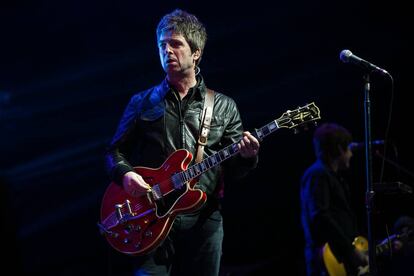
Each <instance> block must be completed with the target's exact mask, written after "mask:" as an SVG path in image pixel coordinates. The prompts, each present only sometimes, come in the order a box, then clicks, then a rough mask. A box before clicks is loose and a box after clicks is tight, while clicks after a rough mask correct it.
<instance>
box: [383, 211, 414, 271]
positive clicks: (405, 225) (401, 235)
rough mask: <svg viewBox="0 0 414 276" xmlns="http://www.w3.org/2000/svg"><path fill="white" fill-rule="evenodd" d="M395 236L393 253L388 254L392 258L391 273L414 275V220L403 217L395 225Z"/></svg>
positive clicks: (409, 217)
mask: <svg viewBox="0 0 414 276" xmlns="http://www.w3.org/2000/svg"><path fill="white" fill-rule="evenodd" d="M393 230H394V234H397V235H398V238H397V239H394V240H393V241H392V251H391V252H390V253H388V257H389V258H390V266H391V269H390V273H389V274H388V275H395V276H397V275H398V276H412V275H414V265H413V261H414V234H413V232H414V218H413V217H411V216H407V215H402V216H400V217H398V219H397V220H396V221H395V223H394V227H393Z"/></svg>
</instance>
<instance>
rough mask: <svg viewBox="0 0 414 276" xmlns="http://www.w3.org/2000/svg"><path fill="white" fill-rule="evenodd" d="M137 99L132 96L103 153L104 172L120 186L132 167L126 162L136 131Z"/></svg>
mask: <svg viewBox="0 0 414 276" xmlns="http://www.w3.org/2000/svg"><path fill="white" fill-rule="evenodd" d="M138 103H139V99H138V98H137V96H134V97H133V98H132V99H131V100H130V102H129V103H128V105H127V107H126V109H125V111H124V113H123V115H122V118H121V121H120V123H119V125H118V128H117V131H116V133H115V135H114V137H113V138H112V141H111V143H110V144H109V145H108V147H107V148H106V151H105V165H106V171H107V173H108V174H109V176H110V178H111V180H112V181H114V182H115V183H116V184H118V185H122V178H123V176H124V174H125V173H127V172H129V171H133V170H134V169H133V167H132V166H131V164H130V163H129V162H128V161H127V160H128V157H129V153H130V152H131V147H132V142H133V140H134V139H133V136H134V133H135V130H136V121H137V116H138V115H137V113H138V109H139V108H138V106H139V104H138Z"/></svg>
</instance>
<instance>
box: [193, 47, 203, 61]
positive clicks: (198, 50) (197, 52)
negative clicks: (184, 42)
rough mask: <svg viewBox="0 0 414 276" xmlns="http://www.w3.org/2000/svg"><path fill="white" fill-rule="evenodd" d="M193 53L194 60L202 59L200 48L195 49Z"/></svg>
mask: <svg viewBox="0 0 414 276" xmlns="http://www.w3.org/2000/svg"><path fill="white" fill-rule="evenodd" d="M193 55H194V61H197V60H199V59H200V56H201V51H200V49H197V50H195V52H194V53H193Z"/></svg>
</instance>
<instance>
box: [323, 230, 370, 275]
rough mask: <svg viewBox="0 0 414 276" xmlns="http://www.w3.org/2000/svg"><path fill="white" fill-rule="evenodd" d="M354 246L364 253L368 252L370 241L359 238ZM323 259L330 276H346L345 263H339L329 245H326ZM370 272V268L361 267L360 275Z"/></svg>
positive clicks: (354, 242)
mask: <svg viewBox="0 0 414 276" xmlns="http://www.w3.org/2000/svg"><path fill="white" fill-rule="evenodd" d="M352 244H353V246H354V247H355V248H356V249H357V250H358V251H362V252H367V251H368V240H367V239H366V238H364V237H362V236H358V237H356V238H355V239H354V241H353V242H352ZM322 258H323V262H324V264H325V267H326V270H327V271H328V274H329V276H346V275H347V273H346V270H345V266H344V264H343V263H340V262H338V260H337V259H336V257H335V256H334V254H333V253H332V251H331V248H330V247H329V244H327V243H326V244H325V245H324V247H323V250H322ZM366 272H368V266H366V267H360V268H359V273H358V275H362V274H364V273H366Z"/></svg>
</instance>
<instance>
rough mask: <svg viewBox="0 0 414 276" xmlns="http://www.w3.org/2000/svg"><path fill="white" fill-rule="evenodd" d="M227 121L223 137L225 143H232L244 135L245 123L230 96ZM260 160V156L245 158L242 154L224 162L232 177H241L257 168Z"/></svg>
mask: <svg viewBox="0 0 414 276" xmlns="http://www.w3.org/2000/svg"><path fill="white" fill-rule="evenodd" d="M226 114H227V115H226V118H228V120H227V121H226V124H225V128H224V133H223V137H222V143H223V145H226V146H227V145H230V144H233V143H236V142H239V141H240V140H241V139H242V137H243V131H244V130H243V124H242V120H241V117H240V113H239V110H238V108H237V105H236V103H235V102H234V100H232V99H231V98H229V105H228V107H227V112H226ZM258 161H259V158H258V156H257V155H256V156H255V157H252V158H243V157H242V156H241V155H240V154H238V155H237V156H235V157H234V158H230V159H229V160H227V161H226V162H224V163H223V166H224V168H225V171H231V178H234V179H240V178H243V177H245V176H246V175H247V174H248V173H249V172H250V171H251V170H253V169H254V168H256V166H257V163H258Z"/></svg>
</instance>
